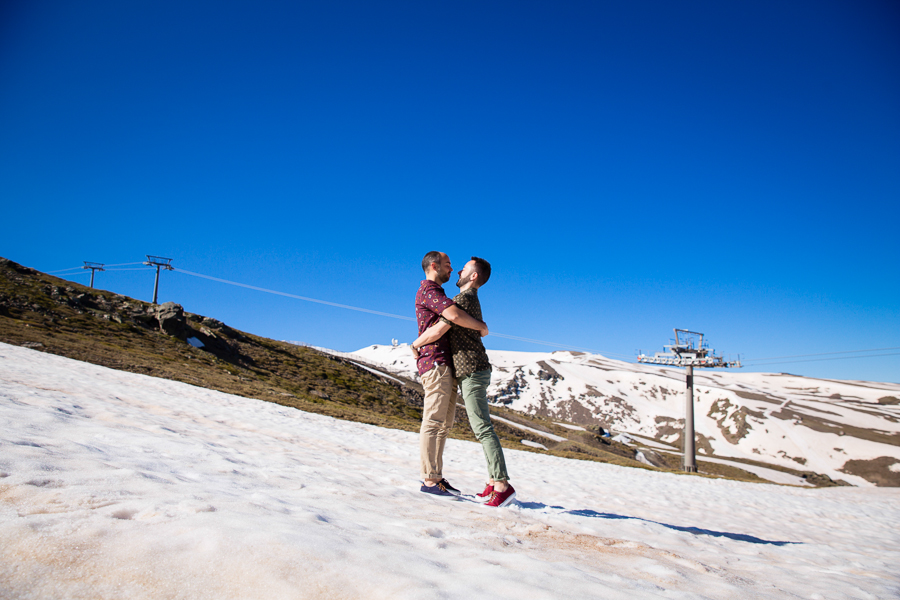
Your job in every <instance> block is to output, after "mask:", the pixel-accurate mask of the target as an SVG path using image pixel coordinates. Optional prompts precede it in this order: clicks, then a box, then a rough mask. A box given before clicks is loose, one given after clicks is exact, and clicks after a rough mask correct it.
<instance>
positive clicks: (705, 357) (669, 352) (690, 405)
mask: <svg viewBox="0 0 900 600" xmlns="http://www.w3.org/2000/svg"><path fill="white" fill-rule="evenodd" d="M663 348H664V351H663V352H657V353H656V354H654V355H653V356H647V355H645V354H640V355H638V357H637V360H638V362H639V363H644V364H650V365H666V366H670V367H685V370H686V373H685V384H686V387H687V390H686V392H687V393H686V395H685V398H684V462H683V468H684V470H685V471H688V472H689V473H696V472H697V459H696V453H695V450H694V446H695V439H694V438H695V436H694V367H698V368H701V369H717V368H718V369H730V368H740V366H741V361H740V360H736V361H727V360H725V359H723V358H722V357H721V356H716V354H715V351H714V350H710V349H709V344H708V343H704V342H703V334H702V333H697V332H696V331H688V330H687V329H676V330H675V343H674V344H669V345H668V346H663Z"/></svg>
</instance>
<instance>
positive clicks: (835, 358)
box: [749, 350, 900, 367]
mask: <svg viewBox="0 0 900 600" xmlns="http://www.w3.org/2000/svg"><path fill="white" fill-rule="evenodd" d="M854 352H859V351H858V350H854ZM812 356H815V355H812ZM881 356H900V352H892V353H890V354H866V355H863V356H834V357H832V358H807V359H805V360H780V361H776V362H767V363H759V364H755V365H749V366H751V367H761V366H765V365H788V364H791V363H801V362H818V361H820V360H846V359H849V358H879V357H881Z"/></svg>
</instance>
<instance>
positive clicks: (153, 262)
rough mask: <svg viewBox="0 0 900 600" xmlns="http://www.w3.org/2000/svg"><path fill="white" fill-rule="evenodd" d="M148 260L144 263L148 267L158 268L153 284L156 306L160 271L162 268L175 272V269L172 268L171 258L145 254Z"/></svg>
mask: <svg viewBox="0 0 900 600" xmlns="http://www.w3.org/2000/svg"><path fill="white" fill-rule="evenodd" d="M145 256H146V257H147V260H146V261H145V262H144V264H145V265H147V266H148V267H156V281H155V282H154V283H153V304H156V298H157V295H156V293H157V292H158V291H159V270H160V268H163V269H165V270H166V271H174V270H175V267H173V266H172V259H171V258H163V257H162V256H150V255H149V254H145Z"/></svg>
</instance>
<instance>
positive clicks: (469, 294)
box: [412, 256, 516, 507]
mask: <svg viewBox="0 0 900 600" xmlns="http://www.w3.org/2000/svg"><path fill="white" fill-rule="evenodd" d="M490 276H491V265H490V263H488V261H486V260H484V259H483V258H478V257H477V256H473V257H472V260H470V261H469V262H467V263H466V266H465V267H463V270H462V271H460V272H459V281H457V282H456V285H457V287H459V289H460V292H459V294H457V295H456V297H455V298H453V301H454V302H455V303H456V305H457V306H459V308H460V309H462V310H463V311H465V312H466V313H467V314H469V315H470V316H471V317H473V318H475V319H478V320H479V321H483V320H484V319H482V315H481V303H480V302H479V301H478V289H479V288H481V286H483V285H484V284H486V283H487V281H488V278H490ZM445 334H446V335H447V336H448V338H449V341H450V353H451V356H452V358H453V370H454V373H455V375H456V378H457V380H459V387H460V389H461V390H462V397H463V400H464V401H465V404H466V414H467V415H468V416H469V424H471V426H472V431H473V432H474V433H475V437H476V438H478V441H479V442H481V447H482V448H483V450H484V457H485V459H487V465H488V474H489V480H488V483H487V485H486V486H485V489H484V491H483V492H481V493H480V494H478V495H477V496H476V497H477V498H478V499H479V500H481V501H482V502H486V503H487V505H488V506H497V507H500V506H507V505H509V504H510V503H511V502H512V501H513V499H514V498H515V496H516V491H515V489H513V487H512V486H511V485H509V474H508V473H507V471H506V460H505V459H504V457H503V447H502V446H501V445H500V438H498V437H497V433H496V432H495V431H494V426H493V424H492V423H491V413H490V409H489V407H488V401H487V388H488V386H489V385H490V383H491V363H490V361H489V360H488V355H487V351H485V349H484V344H482V342H481V334H480V333H479V332H478V331H476V330H473V329H466V328H465V327H460V326H458V325H455V324H453V323H451V322H450V321H448V320H447V319H445V318H443V317H441V320H440V321H439V322H438V323H436V324H434V325H432V326H431V327H430V328H428V329H427V330H425V332H424V333H422V335H420V336H419V337H418V339H416V341H414V342H413V343H412V350H413V353H414V354H417V352H418V350H417V349H418V348H421V347H422V346H423V345H425V344H430V343H434V342H435V341H437V340H438V339H440V338H441V337H442V336H444V335H445Z"/></svg>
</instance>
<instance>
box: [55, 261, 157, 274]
mask: <svg viewBox="0 0 900 600" xmlns="http://www.w3.org/2000/svg"><path fill="white" fill-rule="evenodd" d="M140 264H143V263H139V262H133V263H119V264H117V265H105V267H130V266H131V265H140ZM76 269H84V267H83V266H81V267H72V268H70V269H60V270H59V271H47V275H54V274H56V273H64V272H66V271H75V270H76ZM107 270H109V269H107ZM78 275H83V273H78Z"/></svg>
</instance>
